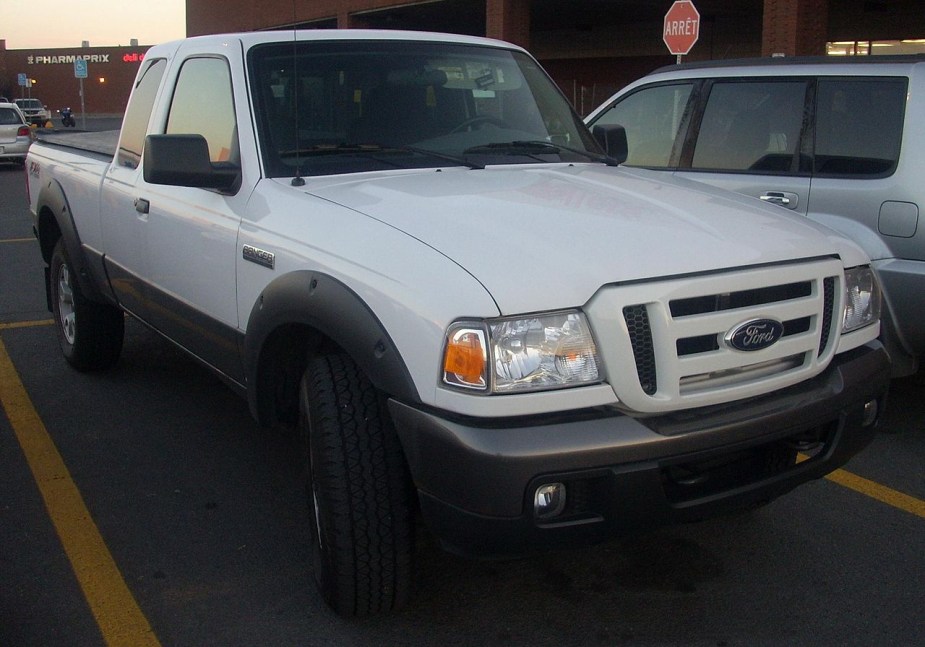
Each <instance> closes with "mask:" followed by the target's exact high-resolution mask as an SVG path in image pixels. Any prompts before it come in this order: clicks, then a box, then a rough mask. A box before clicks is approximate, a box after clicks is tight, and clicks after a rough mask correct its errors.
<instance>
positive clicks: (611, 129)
mask: <svg viewBox="0 0 925 647" xmlns="http://www.w3.org/2000/svg"><path fill="white" fill-rule="evenodd" d="M591 134H592V135H594V139H596V140H597V143H598V144H600V145H601V146H602V147H603V148H604V151H606V152H607V154H608V155H609V156H610V157H612V158H614V159H615V160H617V161H618V162H620V164H622V163H623V162H625V161H626V158H627V157H629V146H628V144H627V143H626V129H625V128H624V127H623V126H619V125H612V126H603V125H597V126H594V128H593V129H592V131H591Z"/></svg>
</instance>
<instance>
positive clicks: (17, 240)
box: [0, 238, 35, 243]
mask: <svg viewBox="0 0 925 647" xmlns="http://www.w3.org/2000/svg"><path fill="white" fill-rule="evenodd" d="M34 242H35V238H0V243H34Z"/></svg>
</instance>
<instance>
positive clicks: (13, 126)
mask: <svg viewBox="0 0 925 647" xmlns="http://www.w3.org/2000/svg"><path fill="white" fill-rule="evenodd" d="M30 144H32V129H31V128H29V124H27V123H26V119H25V117H24V116H23V114H22V111H20V109H19V108H17V107H16V104H14V103H0V162H16V163H18V164H22V163H23V162H25V161H26V153H27V152H29V145H30Z"/></svg>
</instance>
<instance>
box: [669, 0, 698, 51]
mask: <svg viewBox="0 0 925 647" xmlns="http://www.w3.org/2000/svg"><path fill="white" fill-rule="evenodd" d="M699 36H700V12H698V11H697V8H696V7H694V3H693V2H691V1H690V0H678V1H677V2H675V3H674V4H673V5H671V8H670V9H669V10H668V13H666V14H665V24H664V28H663V30H662V40H664V41H665V45H667V46H668V51H669V52H671V53H672V54H677V55H678V56H683V55H685V54H687V53H688V52H689V51H691V48H692V47H693V46H694V43H696V42H697V38H698V37H699ZM679 60H680V59H679Z"/></svg>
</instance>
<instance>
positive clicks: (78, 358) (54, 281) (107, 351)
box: [49, 239, 125, 371]
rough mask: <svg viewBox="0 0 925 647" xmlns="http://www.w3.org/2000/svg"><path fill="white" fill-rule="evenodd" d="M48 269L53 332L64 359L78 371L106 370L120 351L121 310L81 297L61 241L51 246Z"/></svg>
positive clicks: (123, 327) (123, 320) (82, 295)
mask: <svg viewBox="0 0 925 647" xmlns="http://www.w3.org/2000/svg"><path fill="white" fill-rule="evenodd" d="M50 269H51V271H50V273H49V275H50V279H49V280H50V281H51V286H50V287H51V303H52V311H53V312H54V316H55V331H56V332H57V335H58V342H59V344H60V345H61V351H62V352H63V353H64V358H65V359H66V360H67V361H68V363H69V364H70V365H71V366H73V367H74V368H76V369H77V370H79V371H95V370H101V369H105V368H109V367H110V366H112V365H113V364H115V363H116V361H118V359H119V355H120V353H121V352H122V340H123V338H124V336H125V317H124V315H123V314H122V311H121V310H119V309H118V308H116V307H114V306H111V305H107V304H103V303H96V302H93V301H90V300H88V299H87V298H86V297H85V296H84V294H83V292H81V290H80V285H79V284H78V283H77V277H76V275H75V274H74V269H73V265H71V262H70V259H69V258H68V255H67V250H65V248H64V240H63V239H59V240H58V243H57V244H56V245H55V250H54V252H52V255H51V268H50Z"/></svg>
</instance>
